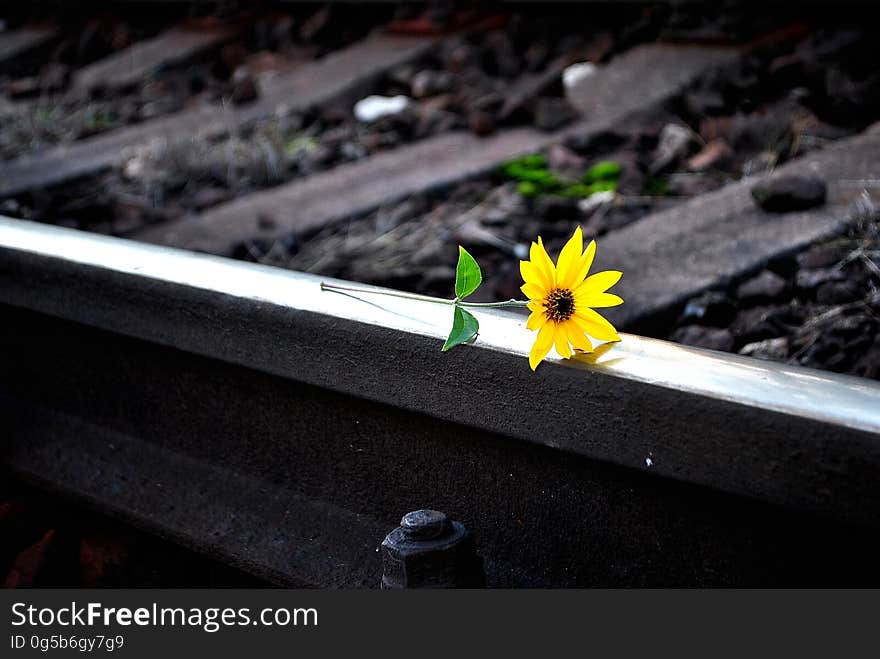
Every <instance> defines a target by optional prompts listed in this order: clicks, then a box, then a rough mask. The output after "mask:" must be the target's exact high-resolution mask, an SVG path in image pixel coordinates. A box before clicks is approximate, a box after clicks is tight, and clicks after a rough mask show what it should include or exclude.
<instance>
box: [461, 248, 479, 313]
mask: <svg viewBox="0 0 880 659" xmlns="http://www.w3.org/2000/svg"><path fill="white" fill-rule="evenodd" d="M482 281H483V275H482V273H481V272H480V266H479V265H477V262H476V261H475V260H474V257H473V256H471V255H470V254H468V253H467V251H466V250H465V248H464V247H462V246H461V245H459V246H458V266H457V267H456V268H455V297H457V298H458V299H459V300H463V299H464V298H466V297H467V296H468V295H470V294H471V293H473V292H474V291H475V290H477V287H478V286H479V285H480V283H481V282H482Z"/></svg>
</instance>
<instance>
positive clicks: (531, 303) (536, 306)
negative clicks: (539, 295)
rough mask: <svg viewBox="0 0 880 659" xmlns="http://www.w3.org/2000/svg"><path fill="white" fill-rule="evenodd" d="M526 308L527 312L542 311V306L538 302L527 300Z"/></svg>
mask: <svg viewBox="0 0 880 659" xmlns="http://www.w3.org/2000/svg"><path fill="white" fill-rule="evenodd" d="M526 308H527V309H528V310H529V311H543V310H544V305H543V304H542V303H541V301H540V300H529V303H528V304H527V305H526Z"/></svg>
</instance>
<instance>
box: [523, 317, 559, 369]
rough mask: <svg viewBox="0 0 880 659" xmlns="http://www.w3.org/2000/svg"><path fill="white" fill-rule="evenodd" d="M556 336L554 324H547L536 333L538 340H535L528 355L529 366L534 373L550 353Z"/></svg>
mask: <svg viewBox="0 0 880 659" xmlns="http://www.w3.org/2000/svg"><path fill="white" fill-rule="evenodd" d="M555 334H556V325H555V323H547V324H545V325H544V327H542V328H541V331H540V332H538V338H536V339H535V344H534V345H533V346H532V351H531V352H530V353H529V366H531V367H532V370H533V371H534V370H535V369H536V368H538V364H540V363H541V361H542V360H543V359H544V357H546V356H547V353H548V352H550V348H552V347H553V339H554V335H555Z"/></svg>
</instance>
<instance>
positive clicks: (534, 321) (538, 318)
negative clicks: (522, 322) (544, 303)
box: [526, 311, 547, 331]
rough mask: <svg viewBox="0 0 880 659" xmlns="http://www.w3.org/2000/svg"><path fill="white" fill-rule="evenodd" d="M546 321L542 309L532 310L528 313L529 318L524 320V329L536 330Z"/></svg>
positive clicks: (545, 315)
mask: <svg viewBox="0 0 880 659" xmlns="http://www.w3.org/2000/svg"><path fill="white" fill-rule="evenodd" d="M546 322H547V314H545V313H544V312H543V311H533V312H532V313H530V314H529V319H528V320H527V321H526V329H529V330H533V331H534V330H536V329H541V328H542V327H544V323H546Z"/></svg>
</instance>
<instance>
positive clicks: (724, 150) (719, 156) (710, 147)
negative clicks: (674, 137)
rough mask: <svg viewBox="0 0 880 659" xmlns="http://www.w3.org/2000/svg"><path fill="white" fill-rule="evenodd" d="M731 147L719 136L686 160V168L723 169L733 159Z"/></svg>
mask: <svg viewBox="0 0 880 659" xmlns="http://www.w3.org/2000/svg"><path fill="white" fill-rule="evenodd" d="M733 155H734V154H733V149H731V148H730V145H729V144H728V143H727V142H725V141H724V140H723V139H721V138H717V139H714V140H712V141H711V142H709V143H708V144H707V145H706V146H704V147H703V148H702V149H700V151H699V152H698V153H697V154H696V155H694V156H692V157H691V158H690V159H689V160H688V161H687V166H688V169H690V170H693V171H695V172H701V171H704V170H706V169H724V168H726V167H728V166H730V164H731V163H732V161H733Z"/></svg>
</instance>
